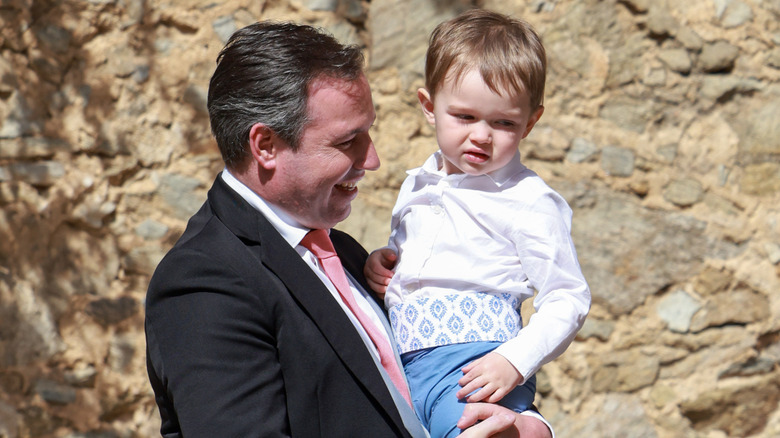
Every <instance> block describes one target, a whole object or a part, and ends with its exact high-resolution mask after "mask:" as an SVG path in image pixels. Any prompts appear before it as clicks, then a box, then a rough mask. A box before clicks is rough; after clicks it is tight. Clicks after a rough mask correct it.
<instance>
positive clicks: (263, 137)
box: [249, 123, 278, 170]
mask: <svg viewBox="0 0 780 438" xmlns="http://www.w3.org/2000/svg"><path fill="white" fill-rule="evenodd" d="M249 151H250V153H251V154H252V158H253V159H254V160H255V162H257V164H258V165H260V167H262V168H263V169H266V170H273V169H274V168H275V167H276V153H277V152H278V146H277V145H276V134H275V133H274V131H273V130H271V128H269V127H268V126H266V125H264V124H262V123H255V124H254V125H252V127H251V128H250V129H249Z"/></svg>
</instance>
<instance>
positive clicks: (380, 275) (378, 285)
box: [363, 247, 398, 300]
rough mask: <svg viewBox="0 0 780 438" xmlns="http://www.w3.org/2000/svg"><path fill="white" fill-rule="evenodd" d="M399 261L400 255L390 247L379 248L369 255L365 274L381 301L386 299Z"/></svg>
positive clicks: (364, 269) (364, 270) (364, 268)
mask: <svg viewBox="0 0 780 438" xmlns="http://www.w3.org/2000/svg"><path fill="white" fill-rule="evenodd" d="M397 260H398V255H397V254H396V253H395V251H393V250H392V249H390V248H388V247H384V248H379V249H377V250H375V251H373V252H372V253H371V254H369V255H368V260H366V265H365V266H364V267H363V274H365V276H366V281H368V285H369V286H370V287H371V289H373V290H374V292H376V295H377V296H378V297H379V299H380V300H381V299H384V298H385V291H387V285H388V284H390V279H391V278H392V277H393V268H395V262H396V261H397Z"/></svg>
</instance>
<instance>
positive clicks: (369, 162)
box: [355, 137, 379, 170]
mask: <svg viewBox="0 0 780 438" xmlns="http://www.w3.org/2000/svg"><path fill="white" fill-rule="evenodd" d="M355 167H357V168H360V169H364V170H377V169H379V155H378V154H377V153H376V147H374V141H373V140H372V139H371V138H370V137H369V138H368V146H367V147H366V152H365V154H363V157H362V159H361V160H359V161H358V163H356V164H355Z"/></svg>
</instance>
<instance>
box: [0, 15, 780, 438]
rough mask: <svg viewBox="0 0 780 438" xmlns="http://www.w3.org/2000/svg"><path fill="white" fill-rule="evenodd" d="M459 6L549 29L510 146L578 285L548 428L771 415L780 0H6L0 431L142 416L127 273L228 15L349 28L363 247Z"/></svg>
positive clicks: (695, 433) (765, 422)
mask: <svg viewBox="0 0 780 438" xmlns="http://www.w3.org/2000/svg"><path fill="white" fill-rule="evenodd" d="M472 4H474V5H478V6H484V7H488V8H491V9H496V10H499V11H503V12H505V13H510V14H514V15H518V16H522V17H524V18H526V19H527V20H528V21H530V22H531V23H532V24H534V25H535V26H536V27H537V29H538V30H539V32H540V33H541V34H542V36H543V39H544V41H545V44H546V47H547V50H548V56H549V64H550V74H549V80H548V88H547V95H546V101H545V105H546V111H545V114H544V117H543V118H542V119H541V121H540V123H539V124H538V125H537V127H536V128H535V129H534V131H533V133H532V134H531V135H530V136H529V138H528V139H527V140H526V141H525V142H524V143H523V144H522V145H521V149H522V153H523V157H524V160H525V161H526V164H528V165H529V166H530V167H531V168H533V169H535V170H536V171H537V172H538V173H539V174H540V175H541V176H542V177H544V178H545V179H546V180H547V181H548V182H549V183H550V184H551V185H552V186H553V187H554V188H556V189H557V190H559V191H560V192H561V193H562V194H563V195H564V196H565V197H566V198H567V199H568V200H569V202H570V203H571V205H572V207H573V209H574V212H575V217H574V231H573V232H574V238H575V241H576V244H577V247H578V251H579V257H580V261H581V263H582V266H583V269H584V271H585V274H586V276H587V278H588V280H589V282H590V284H591V286H592V290H593V295H594V304H593V309H592V311H591V315H590V317H589V319H588V321H587V324H586V325H585V327H584V329H583V330H582V332H581V333H580V335H579V337H578V339H577V341H576V342H575V343H574V344H573V345H572V346H571V347H570V348H569V350H568V351H567V352H566V353H565V354H564V355H563V356H562V357H560V358H559V359H557V360H556V361H554V362H552V363H550V364H548V365H546V366H545V367H544V368H543V370H542V371H541V372H540V376H539V385H540V387H539V405H540V407H541V409H542V410H543V412H544V413H545V415H546V416H547V417H549V418H550V419H551V420H552V421H553V423H554V424H555V426H556V428H557V432H558V436H559V437H562V438H566V437H582V436H588V437H662V438H663V437H708V438H720V437H775V436H780V409H778V399H779V398H780V366H778V362H779V361H780V295H779V294H778V290H779V289H780V267H779V264H780V223H778V221H779V220H780V215H779V214H778V212H779V211H780V194H778V193H779V192H780V123H778V118H779V117H780V98H779V97H780V1H778V0H686V1H673V0H655V1H651V0H601V1H597V0H582V1H576V0H534V1H520V0H484V1H477V2H472V1H467V0H460V1H458V0H453V1H445V0H438V1H425V0H372V1H363V2H360V1H358V0H296V1H286V0H228V1H224V2H214V1H206V0H202V1H201V0H80V1H76V0H64V1H56V0H45V1H33V0H0V52H1V53H2V57H0V205H1V206H2V213H0V437H8V438H17V437H69V438H77V437H79V438H80V437H93V438H95V437H100V438H102V437H107V438H113V437H152V436H159V434H158V433H157V428H158V426H159V418H158V414H157V412H156V410H155V407H154V403H153V400H152V395H151V393H150V389H149V387H148V384H147V381H146V373H145V367H144V340H143V300H144V294H145V289H146V284H147V282H148V279H149V275H150V274H151V273H152V271H153V269H154V267H155V265H156V263H157V262H158V261H159V259H160V257H161V256H162V255H163V254H164V252H165V251H166V250H167V249H168V248H169V247H170V246H171V245H172V244H173V242H174V241H175V240H176V238H177V237H178V236H179V234H180V233H181V232H182V230H183V228H184V226H185V222H186V219H187V217H188V216H189V215H190V214H192V213H193V212H194V211H195V210H196V209H197V208H198V206H199V205H200V204H201V203H202V202H203V200H204V198H205V192H206V190H207V188H208V187H209V185H210V183H211V181H212V180H213V177H214V175H215V174H216V173H217V172H218V171H219V170H220V169H221V161H220V159H219V155H218V153H217V151H216V147H215V144H214V141H213V140H212V138H211V135H210V132H209V127H208V119H207V115H206V112H205V99H206V98H205V96H206V90H207V84H208V78H209V77H210V75H211V72H212V70H213V67H214V65H215V64H214V61H215V57H216V54H217V52H218V51H219V49H220V47H221V46H222V44H223V43H224V42H225V40H226V38H227V37H228V36H229V35H230V34H231V32H232V31H234V30H235V29H237V28H239V27H241V26H243V25H246V24H249V23H251V22H254V21H256V20H258V19H265V18H273V19H294V20H298V21H302V22H307V23H313V24H315V25H318V26H322V27H325V28H326V29H328V30H329V31H330V32H331V33H333V34H334V35H336V36H337V37H338V38H340V39H342V40H344V41H348V42H354V43H358V44H361V45H364V46H365V47H366V51H367V54H368V60H369V77H370V80H371V83H372V87H373V90H374V97H375V102H376V105H377V108H378V116H379V120H378V121H377V123H376V127H375V131H374V139H375V142H376V144H377V148H378V150H379V154H380V157H381V158H382V160H383V163H382V168H381V169H380V170H379V171H378V172H375V173H374V174H372V175H370V176H369V177H367V178H366V179H365V180H364V182H363V184H362V186H361V195H360V197H359V198H358V200H357V201H356V202H355V204H354V208H353V214H352V216H351V217H350V218H349V219H348V220H347V222H346V223H344V224H342V226H341V228H343V229H345V230H347V231H349V232H351V233H353V234H354V235H355V236H356V237H358V238H359V239H360V240H361V241H362V242H363V243H364V244H365V245H366V246H367V247H369V248H373V247H377V246H380V245H382V244H383V242H384V240H385V239H386V237H387V234H388V231H389V230H388V228H389V214H390V208H391V206H392V204H393V201H394V198H395V193H396V191H397V189H398V187H399V184H400V182H401V181H402V179H403V178H404V170H405V169H407V168H409V167H414V166H417V165H419V164H420V163H421V162H422V160H423V158H424V157H425V156H427V155H428V154H430V153H431V152H432V151H433V150H434V149H435V145H434V138H433V133H432V130H431V128H430V127H429V126H428V125H427V124H425V122H424V119H423V117H422V116H421V114H420V111H419V109H418V108H417V104H416V98H415V90H416V88H417V87H419V86H420V85H421V69H422V62H423V59H422V57H423V55H424V50H425V44H426V39H427V35H428V33H429V32H430V30H431V29H432V27H433V26H434V25H435V24H436V23H438V22H439V21H441V20H443V19H445V18H448V17H450V16H452V15H453V14H455V13H456V12H457V11H459V10H461V9H463V8H465V7H468V6H471V5H472ZM525 312H526V315H527V314H528V313H529V312H531V309H530V308H529V307H528V306H526V308H525Z"/></svg>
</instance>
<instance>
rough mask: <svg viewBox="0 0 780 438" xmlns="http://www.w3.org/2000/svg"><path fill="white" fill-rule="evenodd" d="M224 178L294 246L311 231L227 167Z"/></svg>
mask: <svg viewBox="0 0 780 438" xmlns="http://www.w3.org/2000/svg"><path fill="white" fill-rule="evenodd" d="M222 180H223V181H225V184H227V185H228V186H230V188H232V189H233V190H235V191H236V193H238V194H239V196H241V197H242V198H244V200H245V201H246V202H248V203H249V205H251V206H252V207H254V208H255V209H256V210H257V211H259V212H260V213H262V214H263V216H265V218H266V219H268V221H269V222H270V223H271V225H272V226H273V227H274V228H275V229H276V231H278V232H279V234H281V235H282V238H283V239H284V240H286V241H287V243H289V244H290V246H292V247H293V248H295V247H296V246H298V245H299V244H300V243H301V240H303V238H304V237H305V236H306V233H308V232H309V229H308V228H306V227H304V226H303V225H301V224H300V223H299V222H298V221H296V220H295V219H294V218H293V217H292V216H290V215H289V214H287V213H285V212H284V211H283V210H282V209H281V208H279V207H278V206H276V205H273V204H271V203H270V202H268V201H266V200H265V199H263V198H262V197H260V195H258V194H257V193H255V192H254V191H253V190H252V189H250V188H249V187H247V186H246V185H245V184H244V183H242V182H241V181H239V180H238V179H237V178H236V177H235V176H233V174H231V173H230V171H229V170H228V169H227V168H225V169H224V170H223V171H222Z"/></svg>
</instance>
